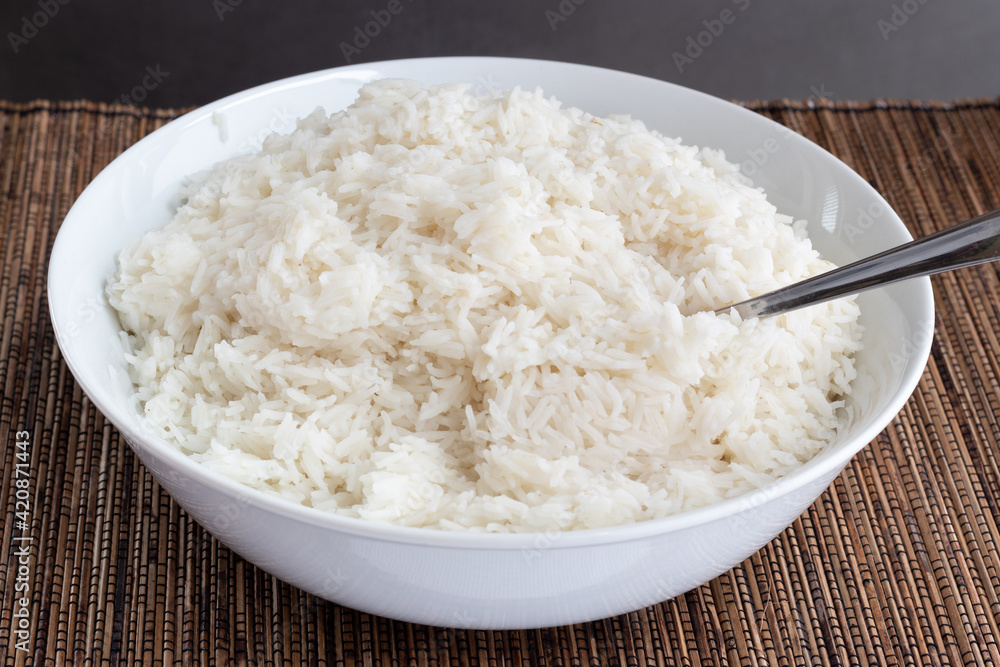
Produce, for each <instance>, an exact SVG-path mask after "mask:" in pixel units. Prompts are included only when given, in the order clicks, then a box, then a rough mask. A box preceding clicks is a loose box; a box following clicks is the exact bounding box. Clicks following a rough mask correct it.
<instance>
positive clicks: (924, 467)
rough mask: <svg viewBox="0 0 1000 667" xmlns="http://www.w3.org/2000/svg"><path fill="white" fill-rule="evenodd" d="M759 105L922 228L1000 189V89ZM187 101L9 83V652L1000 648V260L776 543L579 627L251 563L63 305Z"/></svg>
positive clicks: (510, 660) (237, 654) (382, 655)
mask: <svg viewBox="0 0 1000 667" xmlns="http://www.w3.org/2000/svg"><path fill="white" fill-rule="evenodd" d="M749 106H750V107H751V108H754V109H756V110H757V111H759V112H760V113H763V114H765V115H767V116H770V117H772V118H774V119H776V120H778V121H780V122H782V123H784V124H785V125H787V126H789V127H790V128H792V129H793V130H795V131H797V132H800V133H802V134H804V135H806V136H807V137H809V138H810V139H812V140H814V141H816V142H817V143H819V144H820V145H822V146H824V147H826V148H828V149H829V150H831V151H832V152H833V153H834V154H836V155H837V156H838V157H840V158H841V159H842V160H844V161H845V162H846V163H847V164H848V165H850V166H851V167H852V168H854V169H855V170H856V171H858V172H859V173H860V174H861V175H862V176H863V177H864V178H866V179H867V180H868V181H869V182H871V183H872V184H873V185H874V186H875V188H876V189H878V190H879V191H880V192H882V193H883V194H884V195H885V196H886V197H887V198H888V200H889V202H890V203H891V204H892V205H893V207H894V208H895V209H896V210H897V211H898V212H899V214H900V215H901V216H902V218H903V219H904V220H906V221H907V223H908V224H909V225H910V226H911V231H912V232H913V233H914V234H915V235H923V234H927V233H930V232H932V231H934V230H935V229H937V228H939V227H940V226H943V225H945V224H948V223H951V222H955V221H959V220H962V219H965V218H968V217H971V216H973V215H976V214H979V213H982V212H984V211H986V210H989V209H991V208H995V207H998V206H1000V102H997V101H969V102H961V103H955V104H950V105H920V104H912V103H905V102H898V103H897V102H885V103H881V102H880V103H870V104H853V103H846V104H845V103H838V104H832V103H827V102H822V101H817V102H814V103H805V102H783V103H771V104H764V103H754V104H750V105H749ZM176 115H177V114H176V113H175V112H172V111H149V110H138V109H131V108H127V107H107V106H105V105H100V104H90V103H66V104H62V103H60V104H51V103H45V102H37V103H33V104H27V105H15V104H2V103H0V190H2V193H3V197H2V198H0V225H2V227H0V229H2V234H0V256H2V258H3V272H2V274H0V302H2V309H3V310H2V325H0V326H2V329H0V384H2V386H3V396H2V403H0V451H2V452H3V454H2V457H3V469H2V479H0V504H2V507H3V511H2V513H0V516H2V517H3V518H2V524H0V540H2V545H0V554H2V555H0V590H2V592H3V597H2V604H0V654H3V655H4V657H5V664H41V663H42V661H43V659H46V660H48V661H51V662H52V664H58V663H61V662H71V663H83V662H85V661H87V660H90V661H93V662H94V663H101V664H119V663H122V664H133V663H144V664H174V663H185V664H197V665H204V664H231V663H236V664H242V663H251V664H268V665H270V664H299V663H306V664H330V665H332V664H336V665H341V664H343V665H347V664H354V663H361V664H372V665H374V664H380V665H396V664H399V665H403V664H406V665H410V664H413V665H508V664H516V665H581V664H587V665H647V664H649V665H690V664H715V665H765V664H766V665H842V664H860V665H867V664H878V665H897V664H908V665H922V664H956V665H957V664H986V663H990V664H996V663H998V662H1000V620H998V619H1000V550H998V540H1000V537H998V530H997V524H998V505H1000V453H998V445H997V443H998V440H1000V426H998V424H997V416H998V415H1000V382H998V376H1000V340H998V334H997V331H996V323H997V322H998V321H1000V305H998V304H1000V300H998V297H1000V274H998V267H997V266H994V265H986V266H981V267H977V268H972V269H966V270H963V271H961V272H956V273H951V274H945V275H942V276H940V277H937V278H935V279H934V282H935V290H936V299H937V308H938V322H937V330H936V341H935V344H934V348H933V354H932V358H931V360H930V363H929V364H928V366H927V368H926V370H925V372H924V374H923V378H922V380H921V382H920V385H919V387H918V388H917V390H916V392H915V394H914V395H913V397H912V399H911V400H910V401H909V403H908V404H907V405H906V407H905V408H904V410H903V411H902V413H901V414H900V415H899V416H898V417H897V418H896V420H895V421H893V422H892V424H891V425H890V426H889V427H888V428H887V429H886V430H885V431H884V432H883V433H882V434H881V435H880V436H879V437H878V439H877V441H876V442H875V443H873V444H872V445H871V446H869V447H868V448H866V449H865V450H864V451H863V452H862V453H861V454H859V455H858V456H857V457H855V459H854V460H853V461H852V462H851V464H850V465H849V466H848V467H847V469H846V470H845V471H844V473H843V474H842V475H841V476H840V477H839V478H838V479H837V480H836V482H835V483H834V485H833V486H832V487H831V488H830V489H829V490H828V491H827V492H826V493H825V494H824V495H823V496H822V497H821V498H820V499H819V500H818V501H817V502H816V503H815V504H814V505H813V506H812V507H811V508H809V510H808V511H807V512H806V513H805V514H803V515H802V516H801V517H800V518H799V519H798V520H797V521H796V522H795V523H794V524H793V525H792V526H791V527H790V528H788V529H787V530H786V531H784V532H783V533H782V534H781V535H780V536H779V537H777V538H776V539H775V540H774V541H773V542H771V543H770V544H769V545H767V546H766V547H765V548H764V549H763V550H761V551H760V552H759V553H757V554H756V555H754V556H753V557H751V558H750V559H748V560H747V561H746V562H744V563H742V564H741V565H740V566H738V567H736V568H735V569H733V570H732V571H730V572H728V573H726V574H725V575H723V576H720V577H719V578H717V579H716V580H714V581H712V582H710V583H708V584H705V585H704V586H701V587H700V588H697V589H695V590H693V591H691V592H689V593H687V594H685V595H682V596H680V597H677V598H675V599H673V600H669V601H667V602H664V603H662V604H659V605H656V606H653V607H649V608H647V609H643V610H640V611H636V612H634V613H631V614H627V615H624V616H620V617H617V618H609V619H606V620H603V621H598V622H593V623H587V624H581V625H577V626H571V627H559V628H551V629H543V630H530V631H511V632H480V631H466V630H454V629H441V628H431V627H424V626H416V625H409V624H405V623H399V622H394V621H389V620H386V619H382V618H377V617H373V616H370V615H367V614H363V613H359V612H356V611H353V610H351V609H346V608H343V607H340V606H338V605H335V604H332V603H327V602H324V601H321V600H317V599H316V598H313V597H312V596H310V595H307V594H305V593H303V592H301V591H299V590H297V589H296V588H293V587H292V586H289V585H287V584H285V583H283V582H281V581H278V580H276V579H275V578H273V577H272V576H270V575H268V574H265V573H263V572H261V571H260V570H258V569H257V568H255V567H254V566H252V565H250V564H248V563H246V562H245V561H243V560H242V559H241V558H240V557H239V556H237V555H235V554H233V553H232V552H230V551H229V550H228V549H227V548H226V547H224V546H222V545H221V544H219V543H218V542H217V541H216V540H215V539H213V538H212V537H211V536H210V535H208V534H207V533H206V532H205V531H204V530H203V529H202V528H201V527H200V526H198V525H197V524H196V523H194V522H193V521H192V520H191V519H190V518H189V517H188V516H187V515H186V514H185V512H183V511H182V510H180V509H179V508H178V507H177V505H176V504H174V503H173V502H172V501H171V499H170V498H169V497H168V496H167V495H166V494H165V493H164V492H163V491H162V490H161V489H160V487H159V486H158V485H157V484H156V482H154V481H153V479H152V478H151V477H150V475H149V474H148V473H147V472H146V470H145V469H144V468H143V467H142V466H141V465H140V464H139V463H138V462H137V461H136V459H135V458H134V457H133V456H132V454H131V452H130V450H129V449H128V448H127V447H126V445H125V444H124V442H123V440H122V439H121V437H120V436H119V435H118V433H117V432H116V430H115V429H114V428H113V427H112V426H111V425H110V424H109V423H108V422H107V421H106V420H105V419H104V418H103V417H102V415H101V414H100V413H98V412H97V411H96V410H95V409H94V407H93V405H91V403H90V402H89V401H88V400H87V398H86V397H85V396H84V395H83V394H82V393H81V391H80V389H79V387H77V385H76V384H75V382H74V381H73V379H72V377H71V375H70V373H69V372H68V371H67V369H66V366H65V365H64V364H63V363H62V361H61V359H60V355H59V351H58V349H57V347H56V345H55V342H54V339H53V334H52V327H51V324H50V322H49V318H48V315H47V303H46V297H45V278H44V276H45V271H46V269H47V257H48V252H49V249H50V247H51V244H52V241H53V238H54V236H55V233H56V231H57V229H58V227H59V224H60V222H61V220H62V219H63V216H64V215H65V214H66V212H67V210H68V209H69V207H70V205H71V204H72V202H73V200H74V198H75V197H76V196H77V195H78V194H79V193H80V192H81V191H82V189H83V188H84V187H85V186H86V184H87V183H88V182H89V181H90V180H91V178H93V176H94V175H95V174H97V172H98V171H99V170H100V169H101V168H102V167H103V166H104V165H106V164H107V163H108V162H109V161H111V160H112V159H113V158H114V157H115V156H117V155H118V154H119V153H121V152H122V151H123V150H124V149H125V148H126V147H128V146H129V145H131V144H132V143H134V142H135V141H136V140H138V139H139V138H140V137H142V136H144V135H146V134H147V133H149V132H150V131H152V130H153V129H155V128H157V127H159V126H160V125H163V124H164V123H166V122H168V121H169V120H171V119H172V118H174V117H176ZM21 649H26V650H21ZM46 664H48V663H46Z"/></svg>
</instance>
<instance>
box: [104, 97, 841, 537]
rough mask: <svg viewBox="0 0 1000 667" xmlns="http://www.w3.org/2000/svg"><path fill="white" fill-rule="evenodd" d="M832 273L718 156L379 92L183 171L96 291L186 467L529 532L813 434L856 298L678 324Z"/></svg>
mask: <svg viewBox="0 0 1000 667" xmlns="http://www.w3.org/2000/svg"><path fill="white" fill-rule="evenodd" d="M830 266H831V265H830V264H828V263H827V262H825V261H823V260H821V259H820V258H819V257H818V256H817V253H816V252H815V251H814V250H813V249H812V247H811V245H810V243H809V240H808V239H807V238H806V237H805V234H804V231H803V225H802V224H798V223H793V221H792V220H791V219H790V218H788V217H787V216H784V215H781V214H778V213H777V212H776V210H775V208H774V207H773V206H772V205H771V204H769V203H768V202H767V200H766V199H765V196H764V194H763V193H762V192H761V191H760V190H759V189H755V188H753V187H751V186H750V185H749V183H748V181H747V180H746V179H745V178H744V177H742V176H741V175H740V174H739V173H738V170H737V167H736V166H735V165H733V164H730V163H729V162H727V161H726V160H725V159H724V156H723V155H722V154H721V153H720V152H717V151H713V150H709V149H707V148H703V149H700V150H699V149H698V148H693V147H689V146H684V145H682V144H680V143H679V142H678V141H677V140H675V139H669V138H666V137H664V136H662V135H660V134H658V133H656V132H652V131H649V130H647V129H646V128H645V127H644V126H643V124H642V123H640V122H638V121H635V120H630V119H628V118H624V117H612V118H597V117H594V116H591V115H589V114H587V113H584V112H583V111H580V110H577V109H564V108H561V107H560V105H559V103H558V102H556V101H554V100H552V99H546V98H545V97H544V96H543V94H542V93H541V92H540V91H534V92H526V91H521V90H515V91H513V92H507V93H498V94H495V95H490V96H485V97H477V96H473V95H471V94H469V93H468V92H467V88H466V87H464V86H461V85H449V86H440V87H434V88H431V89H425V88H423V87H421V86H420V85H418V84H416V83H414V82H409V81H400V80H387V81H380V82H376V83H372V84H369V85H367V86H365V87H364V88H363V89H362V90H361V93H360V96H359V98H358V100H357V101H356V102H355V104H354V105H353V106H351V107H350V108H348V109H347V110H345V111H341V112H339V113H336V114H333V115H332V116H327V115H326V114H324V113H323V112H322V111H317V112H316V113H314V114H312V115H311V116H309V117H307V118H305V119H304V120H302V121H300V122H299V124H298V128H297V129H296V130H295V131H294V132H292V133H291V134H287V135H274V136H271V137H270V138H269V139H268V140H267V141H266V142H265V143H264V146H263V149H262V150H261V152H259V153H258V154H254V155H249V156H245V157H239V158H236V159H233V160H230V161H228V162H225V163H222V164H219V165H218V166H216V167H215V168H214V169H212V170H211V172H210V173H208V174H207V175H203V176H202V177H201V178H200V179H199V182H198V184H197V185H196V186H195V187H193V188H191V190H190V192H189V193H187V200H186V203H185V204H184V205H183V206H181V207H180V209H179V210H178V211H177V214H176V217H175V218H174V219H173V220H172V221H171V222H170V223H169V224H167V225H166V226H165V227H164V228H162V229H160V230H157V231H154V232H151V233H149V234H147V235H146V236H144V237H143V238H141V239H138V240H136V241H134V242H133V243H131V244H130V245H129V246H128V247H127V248H125V249H124V250H123V251H122V253H121V256H120V267H119V272H118V274H116V275H115V276H114V277H113V278H112V279H111V281H110V282H109V286H108V296H109V298H110V301H111V303H112V305H113V306H114V307H115V308H116V309H117V311H118V313H119V315H120V319H121V322H122V325H123V327H124V329H125V331H126V332H127V340H126V343H127V345H128V348H129V355H128V359H129V362H130V365H131V369H130V370H131V374H132V379H133V381H134V383H135V385H136V387H137V391H138V398H139V401H140V403H141V405H142V406H143V407H144V410H145V413H146V419H147V420H148V422H149V424H150V425H151V426H152V428H154V429H155V430H156V431H157V432H158V433H160V434H161V435H162V436H163V437H165V438H166V439H167V440H169V441H171V442H173V443H176V445H177V446H178V447H179V448H180V449H181V450H182V451H184V452H186V453H188V454H190V455H191V456H192V457H193V458H194V459H196V460H197V461H199V462H201V464H203V465H205V466H208V467H210V468H211V469H213V470H215V471H217V472H218V473H220V474H222V475H225V476H227V477H231V478H233V479H235V480H238V481H240V482H243V483H245V484H248V485H250V486H252V487H254V488H257V489H261V490H263V491H266V492H269V493H273V494H276V495H279V496H281V497H283V498H287V499H289V500H291V501H293V502H296V503H302V504H304V505H308V506H312V507H315V508H318V509H321V510H325V511H329V512H335V513H337V514H341V515H345V516H352V517H361V518H363V519H370V520H375V521H386V522H393V523H397V524H404V525H407V526H427V527H433V528H441V529H452V530H469V529H473V530H489V531H550V530H571V529H580V528H593V527H600V526H610V525H616V524H624V523H628V522H634V521H639V520H644V519H650V518H654V517H663V516H666V515H669V514H672V513H676V512H679V511H683V510H688V509H691V508H695V507H699V506H703V505H707V504H709V503H713V502H716V501H718V500H721V499H723V498H728V497H733V496H736V495H738V494H743V493H745V492H747V491H749V490H752V489H754V488H756V487H759V486H761V485H764V484H767V483H768V482H770V481H772V480H774V479H775V478H777V477H779V476H781V475H784V474H786V473H788V472H789V471H790V470H792V469H793V468H795V467H796V466H799V465H800V464H802V463H803V462H804V461H806V460H808V459H809V458H810V457H812V456H814V455H815V454H816V453H817V452H818V451H819V450H820V449H822V448H823V446H824V444H826V443H827V442H828V441H829V440H830V438H831V437H832V435H833V434H834V431H835V429H836V426H837V422H838V409H840V408H841V407H842V401H843V397H844V396H845V395H846V394H847V393H848V391H849V389H850V382H851V380H852V378H853V377H854V367H853V362H852V354H853V353H854V352H855V351H856V350H857V349H858V346H859V339H860V332H859V327H858V325H857V317H858V308H857V306H856V305H855V304H854V302H853V301H852V300H839V301H835V302H833V303H830V304H827V305H823V306H817V307H812V308H809V309H806V310H803V311H799V312H797V313H794V314H791V315H787V316H783V317H780V318H775V319H771V320H765V321H758V320H749V321H745V322H741V321H740V320H739V318H738V317H737V316H736V315H725V316H716V315H714V314H713V313H711V312H704V311H706V310H711V309H712V308H715V307H718V306H721V305H725V304H727V303H730V302H734V301H738V300H741V299H744V298H746V297H748V296H749V295H752V294H756V293H761V292H764V291H767V290H770V289H773V288H776V287H778V286H781V285H783V284H787V283H789V282H792V281H795V280H798V279H801V278H804V277H806V276H809V275H812V274H815V273H817V272H820V271H823V270H826V269H828V268H829V267H830Z"/></svg>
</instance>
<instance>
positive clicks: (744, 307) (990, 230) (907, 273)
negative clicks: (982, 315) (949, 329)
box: [715, 209, 1000, 319]
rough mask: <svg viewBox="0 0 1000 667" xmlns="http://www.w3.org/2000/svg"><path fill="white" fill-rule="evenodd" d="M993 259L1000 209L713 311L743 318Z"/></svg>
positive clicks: (998, 252) (999, 254)
mask: <svg viewBox="0 0 1000 667" xmlns="http://www.w3.org/2000/svg"><path fill="white" fill-rule="evenodd" d="M996 259H1000V209H997V210H994V211H990V212H989V213H984V214H983V215H980V216H978V217H975V218H972V219H971V220H966V221H965V222H960V223H958V224H957V225H954V226H952V227H948V228H947V229H942V230H941V231H939V232H935V233H934V234H930V235H928V236H924V237H922V238H919V239H917V240H915V241H910V242H909V243H904V244H903V245H900V246H896V247H895V248H890V249H889V250H886V251H885V252H881V253H879V254H877V255H872V256H871V257H867V258H865V259H862V260H858V261H857V262H854V263H853V264H848V265H847V266H842V267H840V268H837V269H834V270H832V271H827V272H826V273H821V274H819V275H818V276H813V277H812V278H807V279H806V280H803V281H801V282H798V283H795V284H793V285H789V286H788V287H783V288H781V289H778V290H775V291H773V292H769V293H767V294H763V295H761V296H757V297H754V298H752V299H748V300H746V301H743V302H740V303H737V304H733V305H730V306H726V307H724V308H719V309H718V310H716V311H715V312H716V313H724V312H726V311H728V310H730V309H731V308H735V309H736V312H738V313H739V314H740V317H742V318H743V319H747V318H750V317H770V316H772V315H780V314H781V313H786V312H788V311H790V310H795V309H797V308H803V307H805V306H811V305H813V304H817V303H823V302H824V301H830V300H831V299H835V298H837V297H840V296H844V295H847V294H856V293H858V292H863V291H865V290H868V289H872V288H874V287H881V286H883V285H889V284H891V283H894V282H898V281H900V280H906V279H907V278H919V277H921V276H929V275H933V274H935V273H942V272H944V271H951V270H952V269H960V268H962V267H964V266H972V265H974V264H982V263H984V262H991V261H993V260H996Z"/></svg>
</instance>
